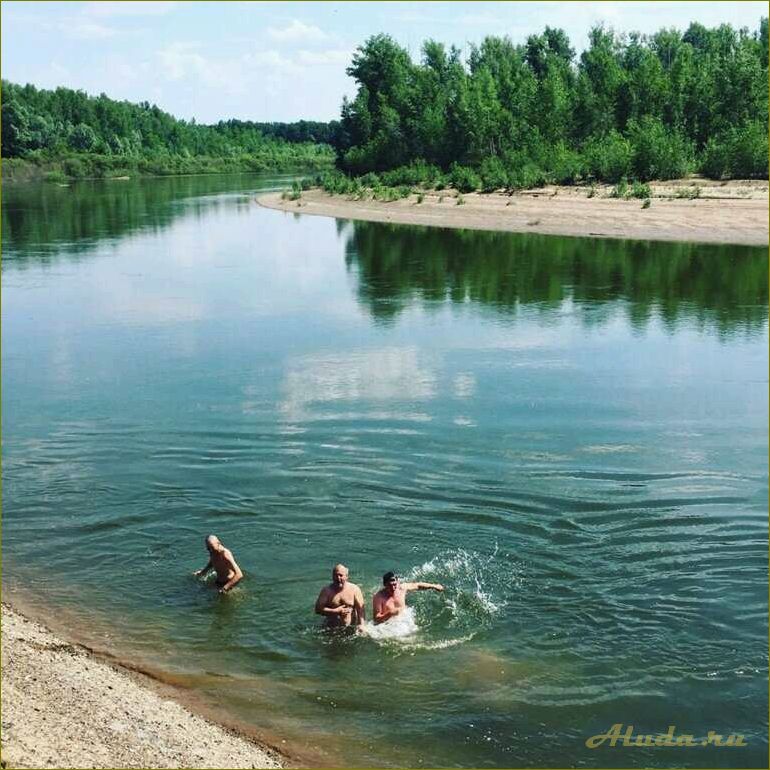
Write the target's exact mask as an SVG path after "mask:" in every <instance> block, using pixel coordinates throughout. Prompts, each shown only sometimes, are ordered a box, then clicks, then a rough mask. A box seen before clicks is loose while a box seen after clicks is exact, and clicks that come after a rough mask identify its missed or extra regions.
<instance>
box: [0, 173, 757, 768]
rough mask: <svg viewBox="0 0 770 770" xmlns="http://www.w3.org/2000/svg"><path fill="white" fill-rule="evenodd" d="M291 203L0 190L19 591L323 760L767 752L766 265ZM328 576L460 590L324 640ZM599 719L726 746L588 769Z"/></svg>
mask: <svg viewBox="0 0 770 770" xmlns="http://www.w3.org/2000/svg"><path fill="white" fill-rule="evenodd" d="M285 184H286V180H285V179H280V178H269V177H256V176H243V177H189V178H178V179H167V180H145V181H129V182H126V181H114V182H104V183H80V184H77V185H73V186H71V187H66V188H64V187H57V186H55V185H46V186H16V187H12V186H10V185H8V186H6V188H5V189H4V190H3V208H2V226H3V230H2V233H3V262H2V300H3V304H2V386H3V387H2V418H3V567H4V569H3V581H4V587H5V590H6V596H11V597H13V595H14V594H15V593H16V592H18V595H21V594H22V593H23V594H24V595H25V597H26V598H27V600H28V601H37V602H39V603H43V604H44V605H45V606H46V607H47V608H48V611H49V612H51V611H53V612H56V613H60V615H61V617H62V618H64V617H67V618H70V619H72V620H71V622H74V623H76V624H77V625H78V626H79V628H80V631H81V633H83V634H86V635H90V637H91V638H93V639H95V640H96V641H97V642H98V643H99V644H100V645H101V646H102V647H103V648H106V649H112V650H113V651H117V652H118V653H119V654H122V655H124V656H126V657H128V658H130V659H131V660H134V661H142V662H143V664H145V665H147V666H151V667H154V668H155V669H156V670H159V671H164V672H166V673H167V674H168V675H169V676H171V677H173V678H174V679H175V681H178V682H180V683H182V684H184V685H185V686H186V687H188V688H191V691H193V692H194V693H196V694H198V695H200V696H201V697H202V698H204V699H206V701H207V702H209V703H211V704H214V705H215V706H216V707H217V708H218V709H219V710H220V712H221V714H222V715H223V716H227V717H229V718H233V719H237V720H240V722H241V723H242V724H244V725H251V726H254V727H255V728H257V729H258V730H259V731H261V733H262V734H263V735H267V736H269V737H271V739H272V740H274V741H275V742H277V743H278V744H279V745H281V741H282V740H284V741H286V743H285V745H283V748H289V749H290V750H296V751H298V752H300V754H303V752H304V754H303V756H305V757H314V759H313V760H312V761H317V762H321V763H322V764H324V763H325V764H327V765H328V764H339V765H347V766H357V767H361V766H381V767H384V766H396V767H399V766H408V767H418V766H426V767H443V766H466V767H476V768H478V767H494V766H502V767H517V766H522V767H524V766H526V767H553V766H558V767H564V766H571V765H585V766H593V767H636V766H659V767H664V766H671V765H677V766H687V767H752V766H753V767H760V766H766V761H767V706H768V700H767V693H768V689H767V631H768V626H767V609H768V607H767V597H768V594H767V580H768V543H767V536H768V528H767V525H768V517H767V494H768V485H767V479H768V468H767V462H768V440H767V424H768V347H767V346H768V266H767V254H766V250H764V249H755V248H745V247H717V246H702V245H695V244H671V243H668V244H667V243H645V242H630V241H629V242H624V241H609V240H592V239H571V238H556V237H550V236H534V235H514V234H501V233H500V234H492V233H480V232H464V231H450V230H437V229H426V228H419V227H406V226H389V225H383V224H371V223H360V222H351V221H342V220H334V219H329V218H322V217H310V216H301V215H300V214H299V213H298V214H296V215H293V214H285V213H281V212H276V211H271V210H266V209H262V208H261V207H259V206H258V205H257V204H256V203H255V202H254V195H255V194H256V192H257V191H259V190H260V189H280V188H281V187H282V186H284V185H285ZM300 211H301V209H298V212H300ZM209 532H213V533H216V534H217V535H219V536H220V538H221V539H222V540H223V541H224V543H225V544H226V545H228V546H229V547H231V548H232V550H233V552H234V554H235V556H236V558H237V559H238V561H239V562H240V564H241V566H242V568H243V570H244V572H245V574H246V578H245V580H244V581H243V582H242V583H241V585H240V586H238V588H237V589H236V590H235V591H233V593H232V594H231V595H229V596H226V597H220V596H218V595H217V594H216V592H215V591H214V590H213V589H212V587H211V586H209V585H207V584H204V583H201V582H200V581H197V580H195V579H194V578H193V577H192V576H191V574H190V573H191V571H192V570H193V569H195V568H197V567H200V566H202V565H203V564H204V563H205V561H206V554H205V552H204V549H203V537H204V536H205V535H207V534H209ZM337 561H342V562H344V563H345V564H347V565H348V567H349V568H350V579H351V580H353V581H354V582H356V583H358V584H360V585H361V587H362V588H363V590H364V593H365V595H366V597H367V602H370V601H371V595H372V593H373V592H374V591H375V590H377V588H378V585H379V582H380V577H381V575H382V573H383V572H385V571H387V570H390V569H393V570H396V571H397V572H398V573H399V574H400V575H402V576H403V577H404V578H405V579H415V580H426V581H430V582H441V583H443V584H444V585H445V586H446V591H445V593H444V594H442V595H439V594H435V593H433V592H420V593H419V594H414V595H413V596H412V597H411V600H410V601H411V604H412V607H413V614H412V616H411V617H410V618H407V619H405V622H403V623H402V624H401V629H400V632H399V633H384V632H383V631H381V630H380V631H378V633H377V634H376V637H375V638H373V637H364V638H348V637H337V636H334V635H329V634H327V633H323V632H322V631H321V629H320V627H319V622H318V619H317V617H316V616H314V615H313V613H312V607H313V603H314V600H315V598H316V596H317V594H318V591H319V589H320V588H321V586H322V585H323V584H324V583H325V582H326V581H328V579H329V573H330V570H331V567H332V565H333V564H334V563H335V562H337ZM396 630H397V631H398V629H396ZM616 723H621V724H623V725H624V728H625V727H626V726H628V725H633V726H634V732H635V733H653V734H657V733H660V732H665V731H666V730H667V729H668V726H669V725H675V726H676V731H677V734H680V733H689V734H694V735H695V736H696V737H697V738H698V739H699V740H700V738H701V737H705V736H706V734H707V733H708V731H709V730H714V731H716V732H717V733H720V734H723V735H725V736H726V735H728V734H731V733H735V734H741V735H743V736H744V738H745V742H746V746H742V747H741V746H736V747H714V746H707V747H700V746H699V747H676V748H674V747H670V748H667V747H663V746H657V747H655V746H653V747H647V748H644V747H636V748H630V747H622V746H616V747H614V748H613V747H611V746H609V745H608V744H607V743H605V744H604V745H602V746H600V747H598V748H595V749H589V748H587V747H586V745H585V741H586V739H587V738H589V737H590V736H592V735H595V734H600V733H604V732H606V731H607V730H608V729H609V728H610V726H611V725H613V724H616ZM276 736H277V737H276ZM308 761H311V760H308Z"/></svg>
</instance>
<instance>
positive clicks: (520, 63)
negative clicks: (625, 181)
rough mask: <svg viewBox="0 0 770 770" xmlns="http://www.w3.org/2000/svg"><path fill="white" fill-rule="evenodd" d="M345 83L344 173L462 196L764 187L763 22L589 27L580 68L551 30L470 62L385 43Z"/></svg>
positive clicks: (339, 137) (378, 39)
mask: <svg viewBox="0 0 770 770" xmlns="http://www.w3.org/2000/svg"><path fill="white" fill-rule="evenodd" d="M347 72H348V74H349V75H350V76H351V77H352V78H353V79H354V80H355V81H356V84H357V93H356V95H355V98H354V99H352V100H351V101H348V100H345V101H344V102H343V105H342V113H341V121H340V126H339V128H338V130H337V132H336V134H335V135H334V137H333V142H334V145H335V149H336V152H337V165H338V167H339V168H340V169H341V170H343V171H344V172H346V173H348V174H350V175H364V174H373V175H374V177H376V176H377V175H378V174H382V173H383V172H389V174H390V177H391V178H392V179H401V178H402V177H403V182H399V183H404V184H412V183H414V181H413V180H415V179H416V180H417V181H423V182H428V183H431V182H432V180H434V179H435V178H436V177H440V176H442V175H443V176H444V178H445V179H446V177H447V176H449V181H450V182H452V183H453V184H454V186H456V187H458V188H460V189H466V190H471V189H479V188H482V189H495V188H500V187H509V188H516V187H529V186H535V185H538V184H543V183H546V182H556V183H562V184H571V183H575V182H579V181H582V180H588V179H596V180H601V181H606V182H617V181H619V180H621V179H622V178H624V177H627V178H629V179H630V178H635V179H639V180H642V181H644V180H650V179H672V178H676V177H681V176H684V175H686V174H688V173H692V172H700V173H702V174H704V175H706V176H708V177H711V178H729V177H740V178H767V176H768V138H767V124H768V22H767V18H762V19H761V21H760V24H759V28H758V29H757V30H756V31H754V32H750V31H749V30H748V29H740V30H736V29H734V28H733V27H732V26H730V25H727V24H723V25H721V26H719V27H716V28H713V29H707V28H706V27H704V26H703V25H702V24H698V23H692V24H690V26H689V27H688V29H687V30H686V31H685V32H684V33H682V32H680V31H678V30H675V29H661V30H660V31H659V32H656V33H655V34H652V35H642V34H639V33H636V32H632V33H630V34H617V33H615V32H614V31H613V30H611V29H607V28H605V27H603V26H601V25H600V26H595V27H594V28H592V29H591V31H590V33H589V44H588V47H587V48H586V50H585V51H583V53H582V54H581V55H580V56H579V57H576V55H575V51H574V49H573V48H572V47H571V45H570V41H569V39H568V37H567V35H566V34H565V33H564V31H563V30H561V29H554V28H551V27H546V28H545V30H544V32H543V33H542V34H539V35H531V36H530V37H529V38H528V39H527V41H526V42H525V43H523V44H520V45H515V44H514V43H513V42H511V40H510V39H509V38H507V37H487V38H485V39H484V40H483V41H482V42H481V43H480V44H479V45H472V46H471V48H470V54H469V56H468V57H467V61H466V62H463V61H461V52H460V51H459V50H458V49H457V48H456V47H451V48H449V49H447V48H446V47H445V46H444V45H443V44H442V43H439V42H436V41H435V40H428V41H427V42H425V43H424V44H423V46H422V58H421V60H420V61H419V63H415V62H413V61H412V59H411V57H410V56H409V54H408V52H407V51H406V50H405V49H404V48H402V47H401V46H400V45H398V44H397V43H396V41H395V40H394V39H393V38H391V37H390V36H389V35H385V34H380V35H375V36H373V37H371V38H369V39H368V40H367V41H366V42H365V43H364V44H363V45H362V46H360V47H359V48H358V49H357V51H356V52H355V54H354V56H353V60H352V63H351V65H350V66H349V67H348V69H347ZM405 167H406V168H405ZM398 169H402V171H401V172H399V171H398ZM373 179H374V178H373V177H370V178H369V181H373ZM332 186H333V185H332Z"/></svg>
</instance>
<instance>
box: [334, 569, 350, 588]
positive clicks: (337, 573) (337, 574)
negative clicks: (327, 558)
mask: <svg viewBox="0 0 770 770" xmlns="http://www.w3.org/2000/svg"><path fill="white" fill-rule="evenodd" d="M347 581H348V568H347V567H346V566H345V565H344V564H335V565H334V568H333V569H332V583H334V585H335V586H337V587H338V588H342V586H344V585H345V583H347Z"/></svg>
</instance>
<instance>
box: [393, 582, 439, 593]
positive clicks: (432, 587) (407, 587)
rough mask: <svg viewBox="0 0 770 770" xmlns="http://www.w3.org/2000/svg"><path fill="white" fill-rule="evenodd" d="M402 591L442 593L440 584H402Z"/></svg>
mask: <svg viewBox="0 0 770 770" xmlns="http://www.w3.org/2000/svg"><path fill="white" fill-rule="evenodd" d="M401 587H402V588H403V589H404V591H443V590H444V586H442V585H441V583H402V584H401Z"/></svg>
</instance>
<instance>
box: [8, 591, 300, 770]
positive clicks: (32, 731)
mask: <svg viewBox="0 0 770 770" xmlns="http://www.w3.org/2000/svg"><path fill="white" fill-rule="evenodd" d="M285 764H286V763H285V760H283V759H282V758H281V757H280V756H279V755H278V753H276V752H273V751H271V750H270V749H267V748H263V747H261V746H258V745H256V744H255V743H252V742H251V741H249V740H247V739H245V738H244V737H241V736H238V735H235V734H234V733H232V732H230V731H228V730H226V729H224V728H223V727H220V726H218V725H215V724H213V723H211V722H209V721H207V720H205V719H203V718H202V717H200V716H196V715H194V714H192V713H190V712H189V711H188V710H187V709H185V708H184V707H182V706H181V705H180V704H178V703H176V702H175V701H173V700H170V699H168V698H165V697H163V696H162V695H160V694H158V693H157V692H154V691H152V690H151V689H150V688H148V687H145V686H143V685H142V684H141V683H140V681H139V679H138V677H137V676H135V675H133V674H131V673H129V672H128V671H124V670H121V669H120V668H119V667H114V666H111V665H109V664H108V663H106V662H103V661H100V660H99V659H97V658H96V657H95V656H94V655H92V654H91V653H90V652H89V651H88V650H87V649H86V648H84V647H81V646H79V645H73V644H69V643H67V642H66V641H64V640H62V639H60V638H59V637H57V636H55V635H54V634H52V633H51V632H50V631H48V630H47V629H46V628H44V627H43V626H41V625H39V624H38V623H35V622H33V621H31V620H28V619H27V618H25V617H23V616H22V615H20V614H19V613H18V612H15V611H14V610H13V609H11V608H10V607H9V606H7V605H6V604H3V607H2V766H3V767H4V768H6V767H7V768H17V767H18V768H39V767H62V768H64V767H83V768H86V767H104V768H108V767H109V768H123V767H137V768H148V767H174V768H178V767H188V768H217V767H227V768H256V767H266V768H275V767H282V766H285Z"/></svg>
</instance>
